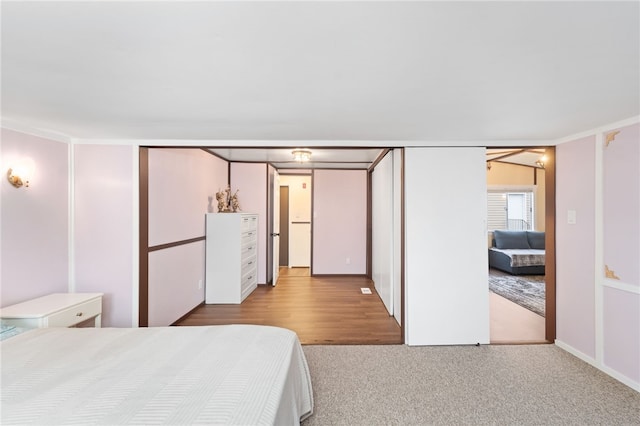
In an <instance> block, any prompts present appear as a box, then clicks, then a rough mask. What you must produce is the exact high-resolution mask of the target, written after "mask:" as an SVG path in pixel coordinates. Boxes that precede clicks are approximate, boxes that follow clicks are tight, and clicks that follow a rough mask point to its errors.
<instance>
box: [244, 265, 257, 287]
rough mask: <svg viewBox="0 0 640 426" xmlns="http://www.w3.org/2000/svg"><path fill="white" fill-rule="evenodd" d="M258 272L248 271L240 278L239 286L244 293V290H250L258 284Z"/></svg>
mask: <svg viewBox="0 0 640 426" xmlns="http://www.w3.org/2000/svg"><path fill="white" fill-rule="evenodd" d="M257 272H258V271H256V270H253V271H249V272H247V273H246V274H245V275H243V276H242V284H241V288H242V290H243V291H244V289H246V288H250V287H252V286H255V285H257V284H258V273H257Z"/></svg>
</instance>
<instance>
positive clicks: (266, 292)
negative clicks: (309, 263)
mask: <svg viewBox="0 0 640 426" xmlns="http://www.w3.org/2000/svg"><path fill="white" fill-rule="evenodd" d="M361 287H367V288H370V289H371V290H372V294H370V295H365V294H362V293H361V291H360V288H361ZM490 310H491V314H490V317H491V321H490V324H491V330H490V336H491V343H492V344H505V343H507V344H509V343H511V344H521V343H542V342H544V341H545V339H544V318H542V317H541V316H539V315H536V314H534V313H533V312H530V311H528V310H526V309H524V308H522V307H520V306H518V305H516V304H515V303H513V302H510V301H508V300H507V299H505V298H503V297H500V296H498V295H495V294H493V293H490ZM221 324H260V325H273V326H277V327H284V328H288V329H290V330H293V331H295V332H296V333H297V334H298V338H299V339H300V342H301V343H302V344H305V345H322V344H332V345H336V344H356V345H360V344H378V345H380V344H401V343H402V336H401V331H400V327H399V326H398V323H397V322H396V321H395V319H394V318H393V317H391V316H389V314H388V312H387V310H386V309H385V307H384V305H383V304H382V301H381V300H380V297H378V295H377V293H376V291H375V289H374V288H373V283H372V282H371V280H369V279H368V278H364V277H310V276H309V269H308V268H281V270H280V279H279V280H278V285H277V286H276V287H272V286H264V285H261V286H258V288H257V289H256V290H255V291H254V292H253V293H251V295H250V296H249V297H247V299H246V300H245V301H244V302H243V303H242V304H240V305H203V306H201V307H199V308H197V309H196V310H195V311H194V312H192V313H191V314H190V315H189V316H188V317H186V318H185V319H183V320H182V321H180V322H179V323H178V324H177V325H179V326H195V325H221Z"/></svg>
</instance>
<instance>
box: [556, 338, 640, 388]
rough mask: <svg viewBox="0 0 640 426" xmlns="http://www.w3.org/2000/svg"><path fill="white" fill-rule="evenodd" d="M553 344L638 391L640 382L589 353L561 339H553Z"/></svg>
mask: <svg viewBox="0 0 640 426" xmlns="http://www.w3.org/2000/svg"><path fill="white" fill-rule="evenodd" d="M555 345H556V346H557V347H559V348H560V349H562V350H564V351H566V352H568V353H570V354H571V355H573V356H575V357H576V358H578V359H580V360H581V361H584V362H586V363H587V364H589V365H591V366H592V367H595V368H597V369H598V370H600V371H602V372H603V373H605V374H607V375H609V376H611V377H613V378H614V379H616V380H617V381H619V382H620V383H622V384H624V385H627V386H629V387H630V388H631V389H633V390H635V391H637V392H640V383H636V382H634V381H633V380H631V379H630V378H628V377H627V376H624V375H622V374H620V373H618V372H617V371H615V370H613V369H611V368H609V367H607V366H606V365H604V364H602V363H599V362H598V361H596V360H595V359H593V358H592V357H590V356H589V355H587V354H585V353H584V352H581V351H579V350H578V349H576V348H574V347H573V346H571V345H569V344H567V343H565V342H563V341H561V340H557V339H556V341H555Z"/></svg>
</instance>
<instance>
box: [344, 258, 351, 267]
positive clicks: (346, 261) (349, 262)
mask: <svg viewBox="0 0 640 426" xmlns="http://www.w3.org/2000/svg"><path fill="white" fill-rule="evenodd" d="M345 263H346V264H347V265H351V258H350V257H347V259H346V260H345Z"/></svg>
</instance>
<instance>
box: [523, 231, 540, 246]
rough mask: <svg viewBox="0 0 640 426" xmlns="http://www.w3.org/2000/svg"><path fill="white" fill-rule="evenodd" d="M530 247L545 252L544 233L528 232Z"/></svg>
mask: <svg viewBox="0 0 640 426" xmlns="http://www.w3.org/2000/svg"><path fill="white" fill-rule="evenodd" d="M527 239H528V240H529V247H531V248H532V249H539V250H544V232H536V231H527Z"/></svg>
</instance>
